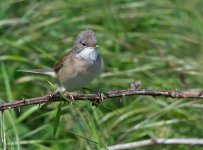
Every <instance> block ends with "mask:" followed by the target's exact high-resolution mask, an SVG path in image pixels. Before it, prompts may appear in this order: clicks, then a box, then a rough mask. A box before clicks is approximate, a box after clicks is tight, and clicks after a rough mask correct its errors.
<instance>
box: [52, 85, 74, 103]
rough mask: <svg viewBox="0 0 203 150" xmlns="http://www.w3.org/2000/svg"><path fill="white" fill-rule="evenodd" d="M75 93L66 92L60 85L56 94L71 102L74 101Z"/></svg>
mask: <svg viewBox="0 0 203 150" xmlns="http://www.w3.org/2000/svg"><path fill="white" fill-rule="evenodd" d="M74 95H75V93H73V92H65V88H64V87H59V88H57V90H56V96H59V97H60V99H61V100H66V101H67V102H69V103H72V102H73V101H74ZM67 97H68V98H67Z"/></svg>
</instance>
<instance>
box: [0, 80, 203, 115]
mask: <svg viewBox="0 0 203 150" xmlns="http://www.w3.org/2000/svg"><path fill="white" fill-rule="evenodd" d="M139 84H140V83H138V82H137V83H133V85H132V84H131V88H130V89H124V90H115V91H109V92H104V93H99V94H74V95H72V94H70V93H68V92H66V93H64V96H65V97H66V98H68V99H74V101H77V100H89V101H91V102H97V101H99V100H101V95H102V100H105V99H108V98H121V97H124V96H132V95H145V96H153V97H156V96H165V97H170V98H190V99H194V98H195V99H203V92H202V91H200V92H192V91H177V90H169V91H161V90H146V89H137V87H138V86H139ZM61 100H63V101H67V99H64V98H61V96H60V95H59V94H55V93H52V94H47V95H45V96H41V97H36V98H31V99H24V100H15V101H14V102H11V103H0V111H3V110H6V109H10V108H20V107H22V106H27V105H33V104H42V103H50V102H57V101H61Z"/></svg>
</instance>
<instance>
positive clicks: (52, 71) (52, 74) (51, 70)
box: [17, 69, 56, 77]
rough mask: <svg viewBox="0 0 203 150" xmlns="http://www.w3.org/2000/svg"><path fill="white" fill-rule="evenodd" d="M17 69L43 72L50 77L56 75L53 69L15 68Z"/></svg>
mask: <svg viewBox="0 0 203 150" xmlns="http://www.w3.org/2000/svg"><path fill="white" fill-rule="evenodd" d="M17 71H20V72H27V73H35V74H45V75H49V76H52V77H56V73H55V71H54V70H53V69H30V70H17Z"/></svg>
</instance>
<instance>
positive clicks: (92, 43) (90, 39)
mask: <svg viewBox="0 0 203 150" xmlns="http://www.w3.org/2000/svg"><path fill="white" fill-rule="evenodd" d="M96 44H97V39H96V35H95V33H94V32H93V31H92V30H83V31H81V32H80V33H79V34H78V36H77V37H76V39H75V42H74V45H73V48H72V50H73V51H75V52H76V53H80V52H81V51H82V50H83V49H85V48H87V47H96Z"/></svg>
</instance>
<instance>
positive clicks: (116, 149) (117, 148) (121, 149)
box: [107, 138, 203, 150]
mask: <svg viewBox="0 0 203 150" xmlns="http://www.w3.org/2000/svg"><path fill="white" fill-rule="evenodd" d="M158 144H163V145H173V144H184V145H203V139H195V138H194V139H188V138H187V139H149V140H143V141H138V142H132V143H125V144H118V145H113V146H109V147H107V149H108V150H125V149H132V148H133V149H135V148H140V147H145V146H150V145H158Z"/></svg>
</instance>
